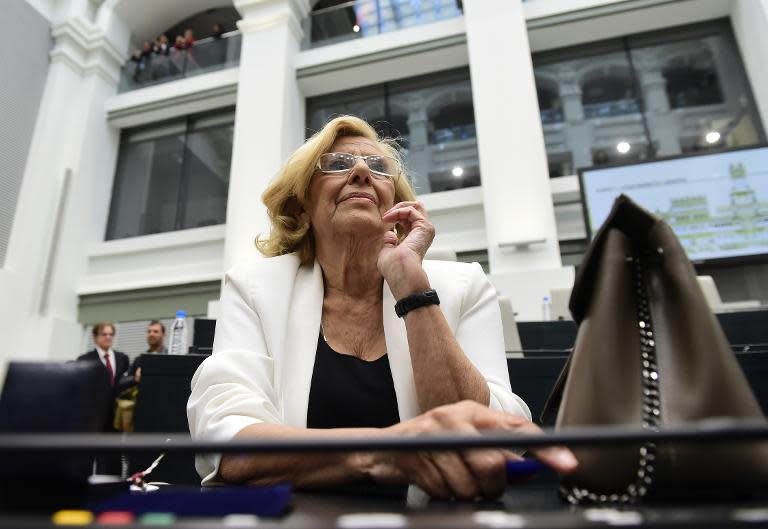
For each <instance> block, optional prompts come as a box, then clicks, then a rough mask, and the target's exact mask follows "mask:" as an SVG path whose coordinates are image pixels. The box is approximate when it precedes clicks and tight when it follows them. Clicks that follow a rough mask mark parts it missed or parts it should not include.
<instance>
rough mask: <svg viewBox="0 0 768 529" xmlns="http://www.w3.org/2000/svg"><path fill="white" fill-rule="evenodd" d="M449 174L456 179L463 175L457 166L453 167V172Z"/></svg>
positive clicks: (462, 170)
mask: <svg viewBox="0 0 768 529" xmlns="http://www.w3.org/2000/svg"><path fill="white" fill-rule="evenodd" d="M451 174H452V175H453V176H455V177H456V178H460V177H461V175H463V174H464V169H462V168H461V167H459V166H458V165H457V166H456V167H454V168H453V170H452V171H451Z"/></svg>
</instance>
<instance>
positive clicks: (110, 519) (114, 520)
mask: <svg viewBox="0 0 768 529" xmlns="http://www.w3.org/2000/svg"><path fill="white" fill-rule="evenodd" d="M134 518H135V516H134V515H133V513H132V512H128V511H104V512H103V513H101V514H100V515H98V516H97V517H96V523H99V524H102V525H128V524H130V523H133V520H134Z"/></svg>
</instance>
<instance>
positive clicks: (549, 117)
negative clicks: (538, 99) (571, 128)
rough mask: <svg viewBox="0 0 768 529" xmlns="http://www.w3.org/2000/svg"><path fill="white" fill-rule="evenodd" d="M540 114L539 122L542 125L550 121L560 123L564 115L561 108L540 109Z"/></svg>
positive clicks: (548, 123)
mask: <svg viewBox="0 0 768 529" xmlns="http://www.w3.org/2000/svg"><path fill="white" fill-rule="evenodd" d="M540 114H541V122H542V123H543V124H544V125H551V124H552V123H562V122H563V119H565V118H564V116H563V111H562V109H559V108H558V109H555V108H550V109H548V110H542V111H541V112H540Z"/></svg>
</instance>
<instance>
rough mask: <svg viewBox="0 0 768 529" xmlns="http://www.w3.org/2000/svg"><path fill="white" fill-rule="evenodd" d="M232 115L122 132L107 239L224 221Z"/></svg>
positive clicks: (216, 113) (218, 115)
mask: <svg viewBox="0 0 768 529" xmlns="http://www.w3.org/2000/svg"><path fill="white" fill-rule="evenodd" d="M233 123H234V113H233V112H231V111H229V110H228V111H225V112H221V111H215V112H211V113H208V114H204V115H201V116H196V117H194V118H187V119H184V120H175V121H169V122H164V123H158V124H156V125H152V126H149V127H142V128H138V129H133V130H126V131H124V132H123V141H122V143H121V146H120V154H119V157H118V164H117V171H116V173H115V185H114V190H113V192H112V207H111V210H110V222H109V228H108V229H107V239H120V238H124V237H135V236H138V235H148V234H152V233H162V232H168V231H173V230H178V229H185V228H197V227H202V226H210V225H214V224H223V223H224V222H225V221H226V212H227V193H228V190H229V170H230V164H231V159H232V136H233Z"/></svg>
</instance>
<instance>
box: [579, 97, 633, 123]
mask: <svg viewBox="0 0 768 529" xmlns="http://www.w3.org/2000/svg"><path fill="white" fill-rule="evenodd" d="M638 112H640V102H639V101H638V100H637V99H619V100H617V101H606V102H605V103H592V104H590V105H584V117H585V118H587V119H595V118H606V117H610V116H622V115H624V114H636V113H638Z"/></svg>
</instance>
